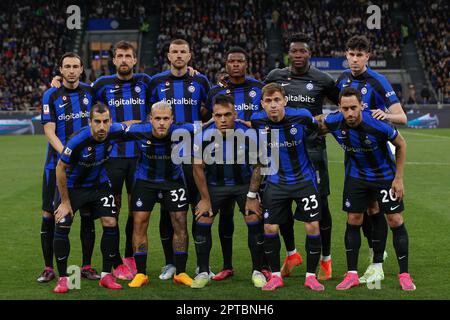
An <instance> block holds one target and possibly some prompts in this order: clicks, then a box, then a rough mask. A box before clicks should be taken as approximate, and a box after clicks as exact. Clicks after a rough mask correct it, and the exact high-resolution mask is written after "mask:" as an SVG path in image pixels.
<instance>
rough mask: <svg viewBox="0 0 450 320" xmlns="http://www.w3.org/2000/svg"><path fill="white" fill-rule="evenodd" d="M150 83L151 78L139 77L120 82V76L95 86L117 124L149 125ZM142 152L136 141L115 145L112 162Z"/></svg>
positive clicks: (96, 92)
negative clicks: (145, 122)
mask: <svg viewBox="0 0 450 320" xmlns="http://www.w3.org/2000/svg"><path fill="white" fill-rule="evenodd" d="M150 81H151V78H150V76H148V75H147V74H144V73H137V74H134V75H133V78H131V79H130V80H120V79H119V78H118V77H117V75H112V76H103V77H100V78H98V79H97V80H96V81H95V82H94V83H93V85H92V86H93V88H94V91H95V97H96V100H97V101H100V102H102V103H104V104H106V105H107V106H108V107H109V109H110V111H111V117H112V120H113V122H124V121H129V120H140V121H145V119H146V117H147V114H148V113H149V110H150V90H149V86H150ZM137 156H138V148H137V146H136V144H135V143H134V142H133V141H129V142H122V143H118V144H116V145H114V147H113V150H112V152H111V157H112V158H136V157H137Z"/></svg>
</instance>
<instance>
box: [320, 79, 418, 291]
mask: <svg viewBox="0 0 450 320" xmlns="http://www.w3.org/2000/svg"><path fill="white" fill-rule="evenodd" d="M318 119H319V121H320V123H321V125H320V126H321V129H322V131H324V132H331V134H332V135H333V136H334V138H335V139H336V140H337V142H338V143H339V144H340V145H341V146H342V148H343V149H344V150H345V184H344V194H343V210H344V211H346V212H347V214H348V219H347V228H346V231H345V248H346V253H347V270H348V272H347V274H346V276H345V278H344V280H343V281H342V282H341V283H340V284H339V285H338V286H337V287H336V289H337V290H348V289H350V288H352V287H354V286H357V285H359V283H360V282H359V278H358V271H357V270H358V254H359V248H360V245H361V234H360V228H361V224H362V222H363V212H364V211H365V210H366V209H367V207H368V206H369V204H370V203H371V201H374V200H375V201H377V202H378V204H379V206H380V209H381V211H382V212H385V213H386V215H387V220H388V224H389V226H390V228H391V230H392V233H393V243H394V248H395V253H396V255H397V259H398V264H399V266H400V273H399V275H398V278H399V281H400V286H401V288H402V290H405V291H412V290H415V289H416V286H415V285H414V283H413V281H412V279H411V276H410V274H409V273H408V233H407V231H406V227H405V224H404V222H403V216H402V211H403V210H404V207H403V196H404V187H403V169H404V165H405V159H406V142H405V140H404V139H403V137H402V136H401V135H400V133H399V132H398V131H397V130H396V129H394V128H392V127H391V126H390V125H388V124H386V123H384V122H382V121H380V120H376V119H374V118H373V117H372V115H371V114H370V113H368V112H363V106H362V103H361V94H360V92H359V91H358V90H356V89H355V88H353V87H347V88H345V89H343V90H342V91H341V93H340V95H339V112H336V113H333V114H329V115H327V116H324V115H320V116H318ZM388 141H390V142H391V143H392V144H394V146H395V147H396V149H395V161H394V159H393V157H392V154H391V153H390V150H389V147H388ZM373 249H374V254H381V255H382V253H383V251H384V246H377V245H376V243H375V242H374V247H373ZM379 265H380V266H377V265H376V264H375V266H374V267H381V263H379ZM380 280H382V279H381V278H379V279H376V278H374V279H372V280H371V282H372V281H380Z"/></svg>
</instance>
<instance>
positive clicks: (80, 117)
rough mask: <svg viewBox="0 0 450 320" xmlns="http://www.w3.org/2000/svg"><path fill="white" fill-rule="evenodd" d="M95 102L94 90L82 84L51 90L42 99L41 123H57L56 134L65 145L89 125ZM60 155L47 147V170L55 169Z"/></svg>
mask: <svg viewBox="0 0 450 320" xmlns="http://www.w3.org/2000/svg"><path fill="white" fill-rule="evenodd" d="M93 101H94V96H93V90H92V88H91V87H90V86H89V85H87V84H85V83H82V82H80V84H79V85H78V87H77V88H76V89H68V88H66V87H64V86H61V87H60V88H50V89H48V90H47V91H45V92H44V96H43V98H42V111H41V123H42V124H43V125H45V124H46V123H49V122H53V123H55V134H56V136H57V137H58V138H59V140H60V141H61V143H62V144H63V145H65V144H66V142H67V140H68V139H69V137H70V136H71V135H72V134H73V133H74V132H76V131H78V130H80V129H81V128H82V127H84V126H87V125H88V123H89V111H90V110H91V107H92V104H93ZM58 159H59V154H58V152H56V150H55V149H53V147H52V146H51V145H50V143H49V144H48V146H47V159H46V161H45V168H46V169H55V168H56V164H57V162H58Z"/></svg>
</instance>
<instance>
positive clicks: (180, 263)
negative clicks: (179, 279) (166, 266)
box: [173, 251, 188, 274]
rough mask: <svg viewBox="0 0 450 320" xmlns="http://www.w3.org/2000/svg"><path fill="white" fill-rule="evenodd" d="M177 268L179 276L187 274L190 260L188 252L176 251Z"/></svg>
mask: <svg viewBox="0 0 450 320" xmlns="http://www.w3.org/2000/svg"><path fill="white" fill-rule="evenodd" d="M173 256H174V261H175V268H176V269H177V274H180V273H183V272H186V263H187V259H188V253H187V252H181V251H175V253H174V255H173Z"/></svg>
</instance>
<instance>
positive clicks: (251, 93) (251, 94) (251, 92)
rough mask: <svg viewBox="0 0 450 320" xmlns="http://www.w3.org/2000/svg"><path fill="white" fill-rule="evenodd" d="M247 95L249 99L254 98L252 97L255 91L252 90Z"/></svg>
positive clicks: (254, 95)
mask: <svg viewBox="0 0 450 320" xmlns="http://www.w3.org/2000/svg"><path fill="white" fill-rule="evenodd" d="M248 95H249V96H250V97H251V98H254V97H256V91H255V90H252V91H250V92H249V93H248Z"/></svg>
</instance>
